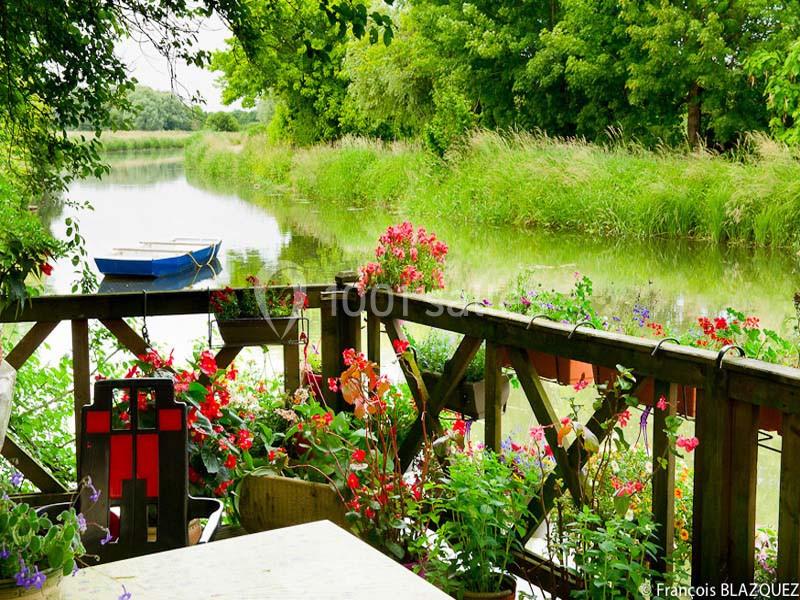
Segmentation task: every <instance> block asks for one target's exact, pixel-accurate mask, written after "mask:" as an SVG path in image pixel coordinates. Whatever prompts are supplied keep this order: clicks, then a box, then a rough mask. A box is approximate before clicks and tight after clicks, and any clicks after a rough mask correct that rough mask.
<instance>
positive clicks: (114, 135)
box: [70, 130, 200, 152]
mask: <svg viewBox="0 0 800 600" xmlns="http://www.w3.org/2000/svg"><path fill="white" fill-rule="evenodd" d="M80 135H83V136H84V137H86V139H87V140H90V139H92V138H93V137H94V134H93V133H92V132H90V131H71V132H70V136H71V137H78V136H80ZM199 136H200V134H199V133H198V132H196V131H138V130H134V131H104V132H103V134H102V135H101V136H100V141H101V142H102V143H103V150H104V151H106V152H128V151H132V150H167V149H180V148H184V147H186V145H187V143H188V142H189V141H190V140H191V139H192V138H193V137H199Z"/></svg>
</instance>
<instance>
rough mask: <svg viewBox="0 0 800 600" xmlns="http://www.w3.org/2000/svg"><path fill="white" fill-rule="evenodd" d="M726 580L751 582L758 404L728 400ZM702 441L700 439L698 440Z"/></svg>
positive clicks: (756, 476) (754, 522)
mask: <svg viewBox="0 0 800 600" xmlns="http://www.w3.org/2000/svg"><path fill="white" fill-rule="evenodd" d="M730 411H731V445H730V447H731V459H730V490H729V492H728V494H727V496H728V497H729V498H730V518H729V521H728V539H727V546H728V548H727V550H728V580H729V581H731V582H733V583H738V584H741V583H752V581H753V575H754V569H755V552H754V551H753V548H755V532H756V482H757V481H758V413H759V409H758V406H755V405H753V404H747V403H746V402H741V401H739V400H734V401H732V402H731V406H730ZM701 444H702V442H701Z"/></svg>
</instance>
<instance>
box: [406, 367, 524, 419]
mask: <svg viewBox="0 0 800 600" xmlns="http://www.w3.org/2000/svg"><path fill="white" fill-rule="evenodd" d="M441 379H442V375H441V373H432V372H430V371H422V380H423V381H424V382H425V387H427V388H428V393H430V392H431V391H432V390H433V389H434V388H435V387H436V385H437V384H438V383H439V381H441ZM500 385H501V387H500V400H501V403H502V406H503V409H505V407H506V404H507V403H508V396H509V395H510V394H511V380H510V379H509V378H508V377H507V376H505V375H503V376H502V379H501V384H500ZM444 407H445V408H447V409H449V410H452V411H455V412H457V413H461V414H463V415H467V416H469V417H471V418H473V419H482V418H484V417H485V416H486V382H485V381H484V380H481V381H461V383H459V384H458V387H457V388H456V389H455V391H454V392H453V393H452V394H450V396H449V397H448V398H447V402H445V405H444Z"/></svg>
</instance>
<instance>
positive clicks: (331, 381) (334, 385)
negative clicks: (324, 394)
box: [328, 377, 339, 392]
mask: <svg viewBox="0 0 800 600" xmlns="http://www.w3.org/2000/svg"><path fill="white" fill-rule="evenodd" d="M328 389H329V390H330V391H332V392H338V391H339V382H338V381H337V380H336V378H335V377H328Z"/></svg>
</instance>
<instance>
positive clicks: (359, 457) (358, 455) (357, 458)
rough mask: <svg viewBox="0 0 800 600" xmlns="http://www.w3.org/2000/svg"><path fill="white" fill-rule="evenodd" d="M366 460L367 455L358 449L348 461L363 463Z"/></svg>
mask: <svg viewBox="0 0 800 600" xmlns="http://www.w3.org/2000/svg"><path fill="white" fill-rule="evenodd" d="M366 458H367V453H366V452H364V451H363V450H361V449H360V448H359V449H358V450H354V451H353V454H351V455H350V460H352V461H353V462H355V463H363V462H364V461H365V460H366Z"/></svg>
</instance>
